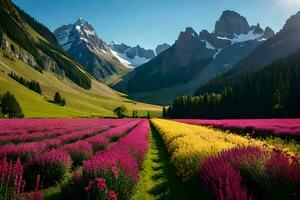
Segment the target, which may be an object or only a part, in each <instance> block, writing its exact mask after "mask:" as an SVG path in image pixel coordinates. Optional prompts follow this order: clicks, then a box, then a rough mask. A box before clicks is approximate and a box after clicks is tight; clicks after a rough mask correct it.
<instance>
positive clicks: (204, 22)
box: [13, 0, 300, 48]
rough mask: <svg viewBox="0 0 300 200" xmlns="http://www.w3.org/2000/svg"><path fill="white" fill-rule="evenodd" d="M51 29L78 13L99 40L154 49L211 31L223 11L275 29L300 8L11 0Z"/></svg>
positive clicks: (296, 0)
mask: <svg viewBox="0 0 300 200" xmlns="http://www.w3.org/2000/svg"><path fill="white" fill-rule="evenodd" d="M13 1H14V2H15V3H16V4H17V5H18V6H19V7H21V8H22V9H23V10H25V11H26V12H28V13H29V14H30V15H32V16H33V17H34V18H36V19H37V20H38V21H40V22H42V23H43V24H45V25H46V26H48V27H49V28H50V30H52V31H53V30H54V29H55V28H57V27H59V26H60V25H62V24H67V23H71V22H74V21H76V20H77V19H78V18H79V17H82V18H84V19H86V20H87V21H89V22H90V23H91V24H92V25H93V26H94V27H95V29H96V31H97V34H98V36H99V37H101V38H102V39H103V40H104V41H106V42H110V41H113V40H114V41H117V42H124V43H126V44H128V45H136V44H140V45H141V46H143V47H145V48H154V47H155V46H156V45H157V44H160V43H163V42H167V43H169V44H173V43H174V41H175V40H176V39H177V37H178V34H179V32H180V31H181V30H184V29H185V27H188V26H191V27H193V28H194V29H195V30H196V31H197V32H200V31H201V30H202V29H207V30H209V31H212V30H213V28H214V24H215V21H216V20H217V19H218V18H219V17H220V15H221V13H222V12H223V11H224V10H227V9H230V10H234V11H237V12H239V13H240V14H242V15H243V16H245V17H246V18H247V19H248V22H249V23H250V24H251V25H254V24H256V23H258V22H260V24H261V25H262V27H265V26H267V25H268V26H270V27H272V28H273V29H274V30H275V31H278V30H280V29H281V28H282V26H283V25H284V22H285V21H286V19H287V18H289V17H290V16H291V15H293V14H295V13H296V12H297V11H300V0H13Z"/></svg>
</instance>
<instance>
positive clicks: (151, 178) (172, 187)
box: [132, 128, 196, 200]
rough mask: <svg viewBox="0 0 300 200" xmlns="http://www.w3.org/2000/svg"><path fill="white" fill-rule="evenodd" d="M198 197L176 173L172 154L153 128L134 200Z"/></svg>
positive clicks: (173, 199) (175, 199) (179, 199)
mask: <svg viewBox="0 0 300 200" xmlns="http://www.w3.org/2000/svg"><path fill="white" fill-rule="evenodd" d="M141 199H143V200H152V199H153V200H154V199H172V200H177V199H178V200H181V199H191V200H193V199H196V198H195V196H194V195H193V192H192V189H191V187H189V184H183V183H182V182H181V180H180V179H179V177H178V176H177V175H176V171H175V168H174V166H173V165H172V164H171V163H170V156H169V153H168V152H167V150H166V148H165V145H164V143H163V141H162V138H161V137H160V135H159V134H158V133H157V132H156V130H155V129H154V128H152V133H151V135H150V138H149V149H148V152H147V155H146V159H145V161H144V164H143V169H142V170H141V172H140V181H139V182H138V184H137V186H136V188H135V189H134V192H133V196H132V200H141Z"/></svg>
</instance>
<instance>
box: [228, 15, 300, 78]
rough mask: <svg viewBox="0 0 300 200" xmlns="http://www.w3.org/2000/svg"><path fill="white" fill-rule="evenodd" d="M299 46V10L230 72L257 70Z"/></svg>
mask: <svg viewBox="0 0 300 200" xmlns="http://www.w3.org/2000/svg"><path fill="white" fill-rule="evenodd" d="M299 47H300V12H298V13H297V14H296V15H294V16H292V17H291V18H289V19H288V20H287V21H286V23H285V25H284V27H283V28H282V30H281V31H280V32H278V33H277V34H276V35H275V36H274V37H272V38H270V39H269V40H268V41H266V42H264V43H263V44H262V45H260V46H259V47H258V48H256V49H255V50H254V51H253V52H251V54H250V55H249V56H247V57H245V58H244V59H242V60H241V61H240V62H239V63H237V64H236V65H235V66H234V68H233V69H232V71H231V73H233V74H234V73H243V72H245V71H248V70H257V69H259V68H261V67H262V66H264V65H266V64H269V63H270V62H272V61H273V60H275V59H277V58H279V57H285V56H287V55H289V54H290V53H292V52H294V51H296V50H297V49H299Z"/></svg>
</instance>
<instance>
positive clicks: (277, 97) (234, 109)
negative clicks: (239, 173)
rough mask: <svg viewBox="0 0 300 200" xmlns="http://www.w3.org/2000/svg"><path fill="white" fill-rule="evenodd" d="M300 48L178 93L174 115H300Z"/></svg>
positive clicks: (171, 112)
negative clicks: (256, 68) (190, 92)
mask: <svg viewBox="0 0 300 200" xmlns="http://www.w3.org/2000/svg"><path fill="white" fill-rule="evenodd" d="M299 102H300V51H298V52H296V53H295V54H292V55H290V56H288V57H286V58H281V59H279V60H277V61H275V62H273V63H271V64H270V65H268V66H267V67H265V68H263V69H262V70H260V71H257V72H248V73H246V74H243V75H240V77H238V78H237V77H230V78H228V77H227V78H226V79H224V80H222V79H221V78H218V79H216V80H213V81H211V82H209V83H208V84H206V85H204V86H203V87H200V88H199V90H198V91H197V92H196V93H195V95H193V96H191V95H185V96H179V97H177V98H176V99H175V100H174V101H173V103H172V105H170V106H169V108H168V110H167V116H168V117H171V118H272V117H278V118H282V117H300V103H299Z"/></svg>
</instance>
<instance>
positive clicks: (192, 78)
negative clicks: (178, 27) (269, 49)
mask: <svg viewBox="0 0 300 200" xmlns="http://www.w3.org/2000/svg"><path fill="white" fill-rule="evenodd" d="M228 13H229V14H228ZM233 13H234V14H233ZM228 16H229V17H228ZM232 16H233V17H236V18H237V19H235V18H234V19H233V21H237V22H238V23H241V24H240V25H237V28H236V29H234V30H233V31H229V32H228V30H227V29H224V27H226V25H227V26H228V27H231V26H232V23H228V18H229V19H231V18H232ZM244 19H245V18H244V17H242V16H241V15H240V14H238V13H236V12H234V11H224V12H223V14H222V15H221V17H220V18H219V20H218V21H217V22H216V29H215V30H214V31H212V32H211V33H209V32H208V31H206V30H202V31H201V32H200V33H199V34H198V33H197V32H196V31H195V30H194V29H193V28H191V27H188V28H186V30H185V31H182V32H180V34H179V36H178V39H177V40H176V41H175V43H174V44H173V45H172V46H171V47H170V48H168V49H167V50H165V51H164V52H163V53H161V54H160V55H158V56H157V57H155V58H154V59H152V60H151V61H150V62H148V63H146V64H144V65H142V66H140V67H139V68H138V69H135V70H134V71H132V72H130V73H129V74H128V75H126V76H125V77H124V78H123V81H121V82H120V83H118V84H116V85H115V86H114V88H116V89H118V90H120V91H122V92H126V93H129V95H130V96H132V97H133V98H136V99H139V100H143V101H146V102H155V103H169V102H171V101H172V99H173V98H175V97H176V96H177V95H180V94H184V93H193V92H194V91H195V90H196V89H197V86H199V85H200V84H203V83H205V82H207V81H209V80H210V79H212V78H214V77H216V76H218V75H220V74H223V73H225V72H227V71H228V70H230V69H231V68H232V67H233V66H234V65H235V64H236V63H237V62H238V61H239V60H240V59H242V58H244V57H246V56H247V55H248V54H249V53H250V52H251V51H252V50H254V49H255V48H256V47H257V46H259V45H260V44H261V43H263V42H265V41H266V40H267V39H268V38H270V37H272V36H273V35H274V31H272V29H270V28H269V27H266V28H265V29H262V28H261V27H260V25H259V24H257V25H254V26H250V25H249V24H248V22H247V20H246V21H244ZM222 23H223V24H225V25H222ZM220 24H221V25H220ZM219 27H221V28H219ZM222 28H223V29H224V30H223V29H222ZM226 31H227V32H226ZM142 83H143V84H142ZM155 93H159V94H160V95H156V94H155ZM168 93H170V94H168ZM157 96H160V98H161V99H159V97H158V99H156V97H157Z"/></svg>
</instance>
